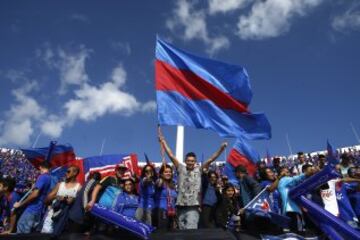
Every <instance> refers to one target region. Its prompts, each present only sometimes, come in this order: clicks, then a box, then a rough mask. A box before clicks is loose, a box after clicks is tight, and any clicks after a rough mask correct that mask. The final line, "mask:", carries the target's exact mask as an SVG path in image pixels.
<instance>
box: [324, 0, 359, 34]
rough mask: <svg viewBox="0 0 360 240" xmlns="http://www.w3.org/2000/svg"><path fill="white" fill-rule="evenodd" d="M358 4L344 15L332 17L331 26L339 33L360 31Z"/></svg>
mask: <svg viewBox="0 0 360 240" xmlns="http://www.w3.org/2000/svg"><path fill="white" fill-rule="evenodd" d="M359 6H360V4H357V5H354V6H352V7H351V8H350V9H349V10H347V11H346V12H345V13H344V14H342V15H338V16H336V17H334V19H333V21H332V24H331V26H332V27H333V29H335V30H336V31H339V32H346V31H352V30H360V9H359Z"/></svg>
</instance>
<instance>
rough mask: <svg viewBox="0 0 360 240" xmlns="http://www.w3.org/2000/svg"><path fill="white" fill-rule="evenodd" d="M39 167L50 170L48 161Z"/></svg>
mask: <svg viewBox="0 0 360 240" xmlns="http://www.w3.org/2000/svg"><path fill="white" fill-rule="evenodd" d="M39 167H41V168H45V169H50V168H51V164H50V162H48V161H43V162H42V163H40V164H39Z"/></svg>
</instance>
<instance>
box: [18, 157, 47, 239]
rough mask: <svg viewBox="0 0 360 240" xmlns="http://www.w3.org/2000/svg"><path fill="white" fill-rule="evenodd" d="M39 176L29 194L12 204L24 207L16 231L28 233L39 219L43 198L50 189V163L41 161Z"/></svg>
mask: <svg viewBox="0 0 360 240" xmlns="http://www.w3.org/2000/svg"><path fill="white" fill-rule="evenodd" d="M39 168H40V176H39V177H38V178H37V180H36V182H35V185H34V187H33V189H32V192H31V193H30V195H29V196H28V197H27V198H26V199H25V200H24V201H22V202H16V203H15V204H14V208H15V209H19V208H23V207H25V210H24V212H23V214H22V215H21V216H20V219H19V221H18V223H17V233H30V232H31V231H32V229H34V228H35V227H36V226H37V225H38V224H39V222H40V220H41V215H42V212H43V210H44V200H45V198H46V196H47V194H48V193H49V191H50V185H51V176H50V174H49V169H50V163H48V162H46V161H45V162H43V163H41V164H40V166H39Z"/></svg>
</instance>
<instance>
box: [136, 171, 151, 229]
mask: <svg viewBox="0 0 360 240" xmlns="http://www.w3.org/2000/svg"><path fill="white" fill-rule="evenodd" d="M155 182H156V171H155V168H154V166H153V165H151V164H147V165H145V166H144V167H143V169H142V172H141V179H140V189H139V190H140V192H139V195H140V202H139V207H138V209H137V210H136V214H135V216H136V219H137V220H139V221H142V222H145V223H147V224H149V225H152V219H151V217H152V210H153V208H154V207H155V199H154V198H155Z"/></svg>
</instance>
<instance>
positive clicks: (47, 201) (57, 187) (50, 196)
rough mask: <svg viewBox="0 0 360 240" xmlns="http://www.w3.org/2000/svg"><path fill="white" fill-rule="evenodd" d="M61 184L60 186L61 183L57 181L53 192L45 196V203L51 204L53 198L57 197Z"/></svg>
mask: <svg viewBox="0 0 360 240" xmlns="http://www.w3.org/2000/svg"><path fill="white" fill-rule="evenodd" d="M59 186H60V183H57V184H56V186H55V187H54V188H53V190H51V192H50V193H49V194H48V195H47V196H46V198H45V201H44V202H45V204H47V205H49V204H50V203H51V202H52V200H54V199H55V198H56V194H57V192H58V190H59Z"/></svg>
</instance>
